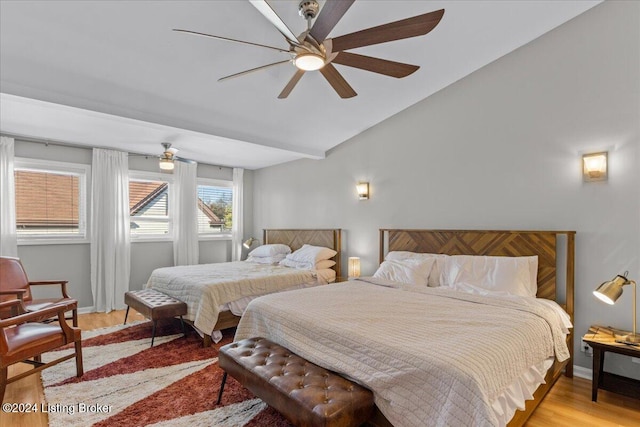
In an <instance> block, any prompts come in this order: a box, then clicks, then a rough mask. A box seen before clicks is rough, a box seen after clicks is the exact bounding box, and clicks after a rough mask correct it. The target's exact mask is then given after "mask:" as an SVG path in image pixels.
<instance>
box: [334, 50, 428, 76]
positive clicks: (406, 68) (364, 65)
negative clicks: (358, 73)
mask: <svg viewBox="0 0 640 427" xmlns="http://www.w3.org/2000/svg"><path fill="white" fill-rule="evenodd" d="M331 62H333V63H334V64H340V65H346V66H348V67H354V68H360V69H361V70H366V71H372V72H374V73H378V74H384V75H385V76H391V77H396V78H398V79H399V78H402V77H407V76H408V75H409V74H412V73H414V72H415V71H416V70H417V69H418V68H420V67H419V66H417V65H411V64H403V63H402V62H395V61H389V60H387V59H380V58H373V57H371V56H365V55H358V54H356V53H350V52H339V53H338V55H337V56H336V57H335V58H334V59H333V61H331Z"/></svg>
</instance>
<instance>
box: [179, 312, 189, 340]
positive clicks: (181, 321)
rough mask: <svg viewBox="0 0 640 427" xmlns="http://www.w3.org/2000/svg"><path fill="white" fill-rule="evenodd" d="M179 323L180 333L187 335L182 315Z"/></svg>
mask: <svg viewBox="0 0 640 427" xmlns="http://www.w3.org/2000/svg"><path fill="white" fill-rule="evenodd" d="M180 325H181V326H182V335H184V337H185V338H186V337H187V330H186V329H185V328H184V320H182V316H180Z"/></svg>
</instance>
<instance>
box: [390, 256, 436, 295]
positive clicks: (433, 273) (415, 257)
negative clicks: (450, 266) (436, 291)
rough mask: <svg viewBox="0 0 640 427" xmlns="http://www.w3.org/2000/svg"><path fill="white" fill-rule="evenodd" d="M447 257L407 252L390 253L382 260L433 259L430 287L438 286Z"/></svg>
mask: <svg viewBox="0 0 640 427" xmlns="http://www.w3.org/2000/svg"><path fill="white" fill-rule="evenodd" d="M447 257H448V255H445V254H428V253H420V252H408V251H391V252H389V253H388V254H387V256H386V257H385V258H384V259H385V260H389V261H391V260H403V259H428V258H435V263H434V264H433V268H432V269H431V273H429V281H428V285H429V286H431V287H437V286H440V273H441V271H442V269H443V268H444V263H445V259H446V258H447Z"/></svg>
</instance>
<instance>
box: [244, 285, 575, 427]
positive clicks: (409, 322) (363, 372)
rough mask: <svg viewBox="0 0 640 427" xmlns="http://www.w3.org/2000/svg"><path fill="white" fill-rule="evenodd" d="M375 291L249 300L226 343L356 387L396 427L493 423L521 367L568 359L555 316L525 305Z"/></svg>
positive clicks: (327, 290) (335, 288)
mask: <svg viewBox="0 0 640 427" xmlns="http://www.w3.org/2000/svg"><path fill="white" fill-rule="evenodd" d="M377 284H378V285H381V284H382V285H387V286H376V285H374V284H372V283H365V282H363V281H352V282H349V283H340V284H335V285H329V286H323V287H320V288H309V289H304V290H298V291H292V292H287V293H286V294H281V295H278V294H273V295H268V296H265V297H261V298H258V299H256V300H254V301H253V302H252V303H251V304H249V306H248V307H247V310H246V311H245V314H244V316H243V317H242V320H241V321H240V324H239V325H238V329H237V332H236V337H235V338H236V340H240V339H244V338H249V337H255V336H262V337H265V338H268V339H271V340H272V341H274V342H277V343H279V344H281V345H283V346H285V347H287V348H289V349H290V350H291V351H293V352H294V353H296V354H298V355H300V356H301V357H303V358H305V359H307V360H309V361H311V362H313V363H315V364H318V365H320V366H323V367H325V368H327V369H331V370H333V371H336V372H338V373H340V374H342V375H344V376H345V377H348V378H351V379H353V380H355V381H357V382H358V383H360V384H362V385H364V386H365V387H367V388H369V389H370V390H372V391H373V392H374V397H375V402H376V405H377V406H378V408H379V409H380V410H381V411H382V413H383V414H384V415H385V416H386V417H387V419H388V420H389V421H390V422H391V423H392V424H393V425H394V426H396V427H402V426H424V425H430V426H453V425H455V426H493V425H497V424H498V420H497V417H496V415H495V414H494V412H493V411H492V409H491V402H492V401H493V400H494V399H495V397H497V396H498V395H499V394H500V393H502V392H503V391H504V389H505V388H506V387H508V386H509V384H511V383H512V382H513V381H514V380H515V379H516V378H517V377H518V376H519V375H521V373H523V372H525V371H526V370H527V369H528V368H529V367H530V366H532V365H534V364H536V363H539V362H541V361H542V360H544V359H546V358H548V357H553V356H554V355H555V357H556V358H557V359H558V360H560V361H562V360H565V359H567V358H568V357H569V351H568V349H567V346H566V344H565V341H564V338H565V335H564V334H563V332H562V330H561V326H560V324H561V322H560V319H559V316H558V314H557V313H556V312H554V311H553V310H551V309H550V308H549V307H547V306H544V305H542V304H536V301H535V298H522V297H484V296H477V295H471V294H467V293H463V292H459V291H454V290H450V289H443V288H426V287H420V288H416V287H415V286H414V287H403V286H399V285H398V286H395V287H391V286H388V285H390V283H383V282H381V281H377Z"/></svg>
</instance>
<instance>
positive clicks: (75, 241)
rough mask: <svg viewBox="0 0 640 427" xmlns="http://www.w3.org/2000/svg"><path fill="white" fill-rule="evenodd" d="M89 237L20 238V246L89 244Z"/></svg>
mask: <svg viewBox="0 0 640 427" xmlns="http://www.w3.org/2000/svg"><path fill="white" fill-rule="evenodd" d="M89 243H91V241H90V240H89V239H85V238H83V239H38V240H35V239H33V240H31V239H30V240H18V246H47V245H87V244H89Z"/></svg>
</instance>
